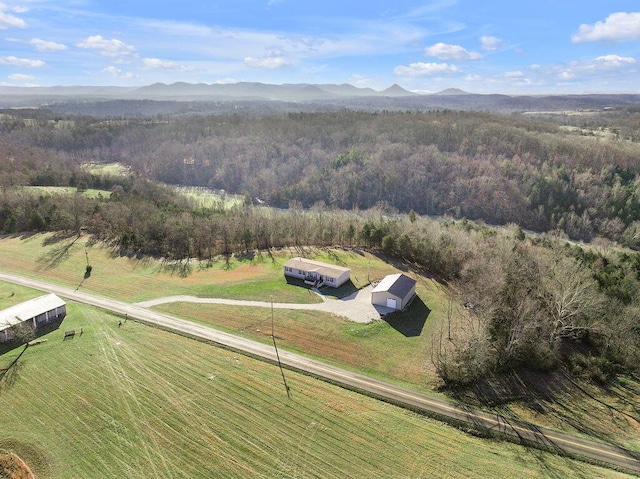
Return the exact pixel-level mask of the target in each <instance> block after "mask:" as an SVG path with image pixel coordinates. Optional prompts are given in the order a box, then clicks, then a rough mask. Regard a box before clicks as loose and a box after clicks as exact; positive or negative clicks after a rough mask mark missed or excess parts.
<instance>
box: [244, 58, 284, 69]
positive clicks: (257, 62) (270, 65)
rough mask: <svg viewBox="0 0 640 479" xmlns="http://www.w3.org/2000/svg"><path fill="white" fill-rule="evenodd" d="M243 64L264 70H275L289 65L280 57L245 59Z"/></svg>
mask: <svg viewBox="0 0 640 479" xmlns="http://www.w3.org/2000/svg"><path fill="white" fill-rule="evenodd" d="M244 64H245V65H247V66H248V67H251V68H262V69H265V70H275V69H277V68H284V67H286V66H288V65H289V64H288V63H287V61H286V60H285V59H284V58H282V57H263V58H256V57H245V59H244Z"/></svg>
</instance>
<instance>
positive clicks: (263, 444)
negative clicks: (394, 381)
mask: <svg viewBox="0 0 640 479" xmlns="http://www.w3.org/2000/svg"><path fill="white" fill-rule="evenodd" d="M10 289H14V288H13V286H12V285H6V284H3V283H0V297H4V296H7V294H8V292H9V290H10ZM32 293H33V294H35V295H37V294H38V293H37V292H32ZM16 294H17V293H16ZM21 294H23V295H25V297H26V296H29V291H26V290H25V291H22V292H21ZM68 310H69V314H68V316H67V318H66V319H65V320H64V322H63V324H62V326H61V328H60V329H59V330H57V331H54V332H52V333H49V334H48V335H46V336H44V337H43V338H41V339H46V341H45V342H42V343H40V344H37V345H34V346H31V347H29V348H28V349H27V350H26V351H25V352H24V354H22V356H21V357H20V359H19V361H18V362H17V364H15V365H14V366H13V367H12V368H11V369H9V370H8V371H7V372H6V374H5V375H4V376H3V377H2V379H0V404H2V407H0V450H5V451H12V452H14V453H16V454H18V455H19V456H20V457H21V458H22V459H23V460H25V462H26V463H27V464H28V465H29V466H30V467H31V468H32V469H33V471H34V473H35V474H36V476H37V477H38V478H39V479H48V478H55V479H65V478H69V479H76V478H80V477H81V478H83V479H91V478H100V479H103V478H115V477H126V478H132V479H134V478H149V477H152V478H171V479H176V478H198V477H202V478H218V477H219V478H248V477H252V478H253V477H256V478H341V479H343V478H385V479H387V478H420V477H424V478H427V477H434V478H435V477H448V478H492V479H494V478H513V477H519V478H550V477H551V478H585V479H587V478H589V479H590V478H593V477H599V478H622V477H627V476H625V475H623V474H619V473H615V472H613V471H609V470H606V469H601V468H598V467H595V466H590V465H586V464H583V463H579V462H576V461H572V460H569V459H565V458H561V457H558V456H554V455H551V454H547V453H542V452H540V451H535V450H530V449H526V448H523V447H520V446H517V445H513V444H509V443H502V442H494V441H490V440H481V439H479V438H476V437H473V436H469V435H466V434H464V433H462V432H460V431H458V430H455V429H453V428H450V427H448V426H445V425H443V424H441V423H439V422H437V421H433V420H430V419H426V418H423V417H420V416H418V415H416V414H413V413H410V412H407V411H404V410H402V409H399V408H396V407H394V406H391V405H388V404H385V403H382V402H379V401H376V400H373V399H370V398H367V397H364V396H362V395H359V394H356V393H353V392H349V391H345V390H342V389H340V388H337V387H335V386H332V385H329V384H325V383H322V382H320V381H317V380H314V379H312V378H310V377H307V376H304V375H301V374H296V373H293V372H291V371H287V372H286V373H285V374H286V376H287V381H288V384H289V386H290V387H291V399H290V400H289V399H287V397H286V394H285V391H284V388H283V384H282V379H281V376H280V372H279V371H278V369H277V368H276V367H275V366H273V365H268V364H265V363H261V362H258V361H255V360H252V359H249V358H246V357H244V356H240V355H238V354H235V353H232V352H229V351H226V350H223V349H218V348H216V347H214V346H211V345H207V344H203V343H198V342H195V341H193V340H190V339H186V338H182V337H180V336H176V335H173V334H170V333H167V332H164V331H161V330H157V329H154V328H151V327H148V326H144V325H142V324H139V323H135V322H132V321H128V322H126V323H125V324H124V325H123V326H122V327H118V319H119V318H117V317H114V316H111V315H110V314H107V313H104V312H101V311H100V310H97V309H95V308H91V307H88V306H84V305H78V304H73V303H72V304H69V308H68ZM80 328H83V331H84V334H83V335H82V336H81V337H78V336H76V338H75V339H73V340H66V341H63V331H64V330H69V329H76V330H79V329H80ZM20 352H21V349H16V350H13V351H11V352H9V353H6V354H4V355H2V356H0V368H5V367H7V366H8V365H9V364H11V362H12V360H13V359H15V357H16V356H17V355H18V354H19V353H20Z"/></svg>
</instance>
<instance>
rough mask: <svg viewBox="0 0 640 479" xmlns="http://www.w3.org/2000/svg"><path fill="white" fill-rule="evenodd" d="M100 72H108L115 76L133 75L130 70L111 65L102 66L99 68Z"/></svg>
mask: <svg viewBox="0 0 640 479" xmlns="http://www.w3.org/2000/svg"><path fill="white" fill-rule="evenodd" d="M100 72H101V73H108V74H109V75H112V76H114V77H116V78H133V77H134V76H135V75H134V74H133V73H131V72H124V71H122V70H120V69H119V68H116V67H114V66H113V65H111V66H108V67H107V68H103V69H102V70H100Z"/></svg>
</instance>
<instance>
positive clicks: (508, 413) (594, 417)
mask: <svg viewBox="0 0 640 479" xmlns="http://www.w3.org/2000/svg"><path fill="white" fill-rule="evenodd" d="M594 388H596V389H594ZM597 388H598V386H595V385H594V384H591V383H581V382H579V381H577V380H575V379H573V378H571V377H570V376H569V374H568V373H567V372H566V371H565V370H562V369H559V370H556V371H552V372H539V371H531V370H526V369H521V370H512V371H507V372H502V373H494V374H490V375H486V376H484V377H482V378H480V379H478V380H477V381H475V382H474V383H473V384H472V385H471V386H469V387H465V388H460V389H457V390H450V391H449V393H450V395H451V396H453V397H454V398H455V399H458V400H459V401H461V402H463V403H465V404H475V405H480V406H482V407H483V408H488V409H491V410H492V411H494V412H496V413H499V414H500V415H501V416H503V417H504V418H505V420H506V421H507V422H510V421H514V422H518V421H527V420H528V418H522V417H521V414H520V413H519V412H518V411H519V409H517V407H520V408H524V409H525V410H529V411H530V412H531V413H532V414H533V415H534V416H535V415H544V416H545V417H546V418H547V419H548V420H549V421H550V422H551V423H557V424H562V425H564V426H565V427H566V428H567V429H568V430H573V431H576V432H578V433H580V434H583V435H585V436H588V437H591V438H594V439H597V440H599V441H601V442H603V443H605V444H609V445H611V446H614V447H617V448H620V453H621V454H626V455H628V456H629V457H632V458H634V459H635V460H638V459H639V458H640V454H639V453H636V452H632V451H628V450H626V449H625V448H624V447H622V446H621V445H620V444H621V441H622V439H621V436H623V435H624V434H625V432H626V433H627V434H629V431H631V430H633V429H634V428H635V427H637V426H638V425H639V424H640V416H638V414H637V409H635V407H634V408H629V407H626V406H628V405H626V403H625V402H622V404H623V405H622V406H621V405H620V404H619V402H618V403H617V404H614V403H613V398H614V397H615V395H610V396H609V397H605V396H604V394H605V393H606V392H607V389H606V388H600V389H599V391H598V390H597ZM617 391H618V393H620V394H623V395H624V396H625V397H627V394H626V393H621V392H620V390H617ZM636 393H637V391H636V389H635V388H632V390H631V392H630V394H632V395H635V394H636ZM631 401H632V402H633V399H632V400H631ZM625 405H626V406H625ZM630 423H632V425H631V426H630ZM633 424H634V425H633Z"/></svg>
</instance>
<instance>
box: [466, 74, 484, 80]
mask: <svg viewBox="0 0 640 479" xmlns="http://www.w3.org/2000/svg"><path fill="white" fill-rule="evenodd" d="M464 79H465V81H480V80H482V77H481V76H480V75H475V74H473V73H471V74H469V75H467V76H466V77H464Z"/></svg>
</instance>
